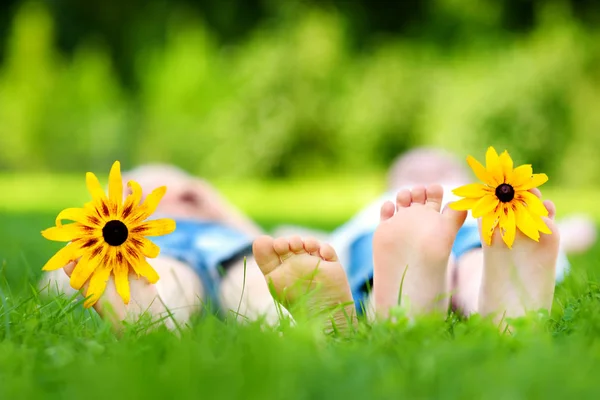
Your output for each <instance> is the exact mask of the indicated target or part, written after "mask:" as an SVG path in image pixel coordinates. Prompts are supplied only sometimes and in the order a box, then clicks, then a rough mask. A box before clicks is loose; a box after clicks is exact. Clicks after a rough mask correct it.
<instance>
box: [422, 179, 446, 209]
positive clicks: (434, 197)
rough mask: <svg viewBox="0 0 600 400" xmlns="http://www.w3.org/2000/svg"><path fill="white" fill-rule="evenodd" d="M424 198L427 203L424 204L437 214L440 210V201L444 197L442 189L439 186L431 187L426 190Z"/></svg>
mask: <svg viewBox="0 0 600 400" xmlns="http://www.w3.org/2000/svg"><path fill="white" fill-rule="evenodd" d="M425 197H426V198H427V202H426V203H425V204H426V205H427V206H428V207H431V208H433V209H434V210H436V211H437V212H439V211H440V210H441V209H442V199H443V197H444V189H443V188H442V186H440V185H431V186H429V187H428V188H427V190H426V194H425Z"/></svg>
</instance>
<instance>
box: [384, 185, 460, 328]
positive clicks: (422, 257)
mask: <svg viewBox="0 0 600 400" xmlns="http://www.w3.org/2000/svg"><path fill="white" fill-rule="evenodd" d="M443 195H444V190H443V188H442V187H441V186H440V185H431V186H429V187H427V188H425V187H423V186H417V187H414V188H413V189H412V190H401V191H399V192H398V194H397V196H396V204H394V203H392V202H386V203H384V204H383V206H382V207H381V223H380V224H379V226H378V228H377V230H376V231H375V235H374V237H373V261H374V278H373V301H374V304H373V307H374V309H375V313H376V316H377V317H378V318H384V319H385V318H389V317H390V309H392V308H393V307H396V306H398V304H399V303H400V305H401V306H402V308H403V309H405V310H406V312H407V315H408V316H415V315H417V314H424V313H431V312H440V313H445V312H446V311H447V309H448V301H449V298H450V294H449V282H448V264H449V262H450V261H449V259H450V253H451V250H452V245H453V243H454V239H455V238H456V234H457V232H458V230H459V229H460V227H461V226H462V224H463V223H464V221H465V218H466V216H467V213H466V212H465V211H455V210H452V209H450V208H448V207H446V208H445V209H444V211H443V212H440V210H441V207H442V199H443ZM401 292H402V293H401ZM400 296H401V297H400Z"/></svg>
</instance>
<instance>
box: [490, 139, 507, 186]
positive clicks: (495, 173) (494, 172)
mask: <svg viewBox="0 0 600 400" xmlns="http://www.w3.org/2000/svg"><path fill="white" fill-rule="evenodd" d="M485 164H486V169H487V172H488V174H490V176H491V179H492V181H493V185H492V186H498V185H500V184H501V183H504V175H503V174H502V166H501V165H500V159H499V157H498V153H496V149H494V148H493V147H491V146H490V147H489V148H488V149H487V152H486V153H485Z"/></svg>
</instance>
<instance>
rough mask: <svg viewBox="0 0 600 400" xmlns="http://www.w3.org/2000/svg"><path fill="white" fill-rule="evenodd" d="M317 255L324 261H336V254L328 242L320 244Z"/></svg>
mask: <svg viewBox="0 0 600 400" xmlns="http://www.w3.org/2000/svg"><path fill="white" fill-rule="evenodd" d="M319 255H320V256H321V258H322V259H323V260H325V261H337V259H338V258H337V254H336V253H335V250H334V249H333V247H331V246H330V245H328V244H323V245H321V250H320V251H319Z"/></svg>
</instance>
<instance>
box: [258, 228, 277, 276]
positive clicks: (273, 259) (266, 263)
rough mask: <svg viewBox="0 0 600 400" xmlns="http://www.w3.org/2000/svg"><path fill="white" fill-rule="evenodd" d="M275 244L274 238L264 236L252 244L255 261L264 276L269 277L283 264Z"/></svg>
mask: <svg viewBox="0 0 600 400" xmlns="http://www.w3.org/2000/svg"><path fill="white" fill-rule="evenodd" d="M274 242H275V241H274V240H273V238H272V237H270V236H266V235H263V236H259V237H258V238H256V240H254V243H252V253H253V254H254V259H255V260H256V263H257V264H258V267H259V268H260V270H261V271H262V273H263V274H264V275H268V274H269V273H270V272H271V271H273V270H274V269H275V268H277V266H278V265H279V264H280V262H281V261H280V259H279V255H278V254H277V252H276V251H275V247H274Z"/></svg>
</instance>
